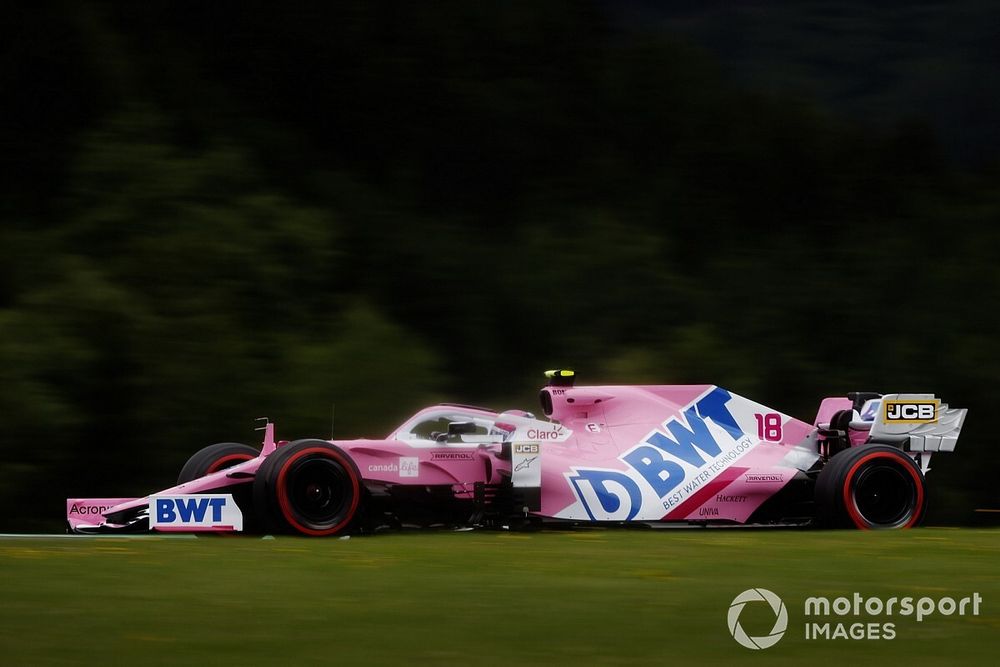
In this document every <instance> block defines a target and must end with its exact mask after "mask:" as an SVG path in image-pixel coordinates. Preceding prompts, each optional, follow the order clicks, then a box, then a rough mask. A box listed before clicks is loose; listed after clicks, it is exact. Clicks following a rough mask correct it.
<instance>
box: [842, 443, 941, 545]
mask: <svg viewBox="0 0 1000 667" xmlns="http://www.w3.org/2000/svg"><path fill="white" fill-rule="evenodd" d="M904 456H905V455H904ZM872 459H892V460H893V461H895V462H896V463H898V464H899V465H900V466H902V467H903V468H906V471H907V472H908V473H910V477H911V478H912V479H913V483H914V484H915V485H916V487H917V503H916V507H915V508H914V510H913V516H912V517H910V520H909V521H907V522H906V525H905V526H902V527H903V528H911V527H912V526H913V525H914V524H915V523H916V522H917V521H918V520H919V519H920V515H921V514H922V513H923V512H922V511H921V510H922V508H923V506H924V483H923V480H921V479H920V476H919V475H918V474H917V471H916V470H914V468H913V466H911V465H908V464H907V463H906V462H904V461H902V460H900V458H899V456H897V455H895V454H893V453H891V452H872V453H871V454H867V455H866V456H862V457H861V458H860V459H859V460H858V461H857V462H856V463H855V464H854V465H853V466H851V469H850V470H848V471H847V477H845V478H844V507H846V508H847V513H848V514H849V515H850V517H851V521H853V522H854V525H855V526H857V527H858V528H860V529H862V530H869V529H870V528H871V526H869V525H868V522H867V521H865V519H864V517H862V516H861V513H860V512H859V511H858V508H857V506H856V505H855V503H854V501H853V499H852V498H851V481H852V480H853V479H854V475H855V473H857V471H858V468H860V467H861V465H862V464H864V463H866V462H867V461H871V460H872Z"/></svg>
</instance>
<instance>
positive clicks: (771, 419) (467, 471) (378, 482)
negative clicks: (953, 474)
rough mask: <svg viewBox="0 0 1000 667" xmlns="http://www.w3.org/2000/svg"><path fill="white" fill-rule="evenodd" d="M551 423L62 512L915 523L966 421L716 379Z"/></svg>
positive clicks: (326, 449)
mask: <svg viewBox="0 0 1000 667" xmlns="http://www.w3.org/2000/svg"><path fill="white" fill-rule="evenodd" d="M548 375H549V377H550V381H549V384H548V386H546V387H545V388H543V389H542V391H541V403H542V411H543V412H544V413H545V416H546V417H547V418H548V419H538V418H536V417H535V416H534V415H532V414H531V413H528V412H524V411H520V410H510V411H507V412H499V413H498V412H494V411H492V410H488V409H485V408H476V407H470V406H464V405H453V404H442V405H435V406H432V407H429V408H426V409H424V410H421V411H420V412H418V413H417V414H415V415H414V416H413V417H411V418H410V419H408V420H407V421H406V422H405V423H404V424H403V425H402V426H400V427H399V428H397V429H396V430H395V431H393V432H392V433H390V434H389V435H388V437H386V438H385V439H382V440H343V441H341V440H296V441H294V442H283V441H282V442H276V441H275V437H274V424H267V425H266V427H265V428H264V439H263V446H262V448H261V449H260V450H259V451H258V450H257V449H255V448H253V447H249V446H247V445H243V444H237V443H220V444H216V445H211V446H209V447H206V448H204V449H202V450H201V451H199V452H197V453H196V454H195V455H194V456H192V457H191V459H190V460H189V461H188V462H187V464H186V465H185V466H184V468H183V469H182V470H181V472H180V478H179V479H178V484H177V485H176V486H173V487H171V488H168V489H165V490H163V491H160V492H158V493H155V494H153V495H150V496H147V497H145V498H134V499H130V498H90V499H80V498H77V499H70V500H68V501H67V507H66V509H67V519H68V521H69V527H70V529H71V530H73V531H76V532H109V531H146V530H154V531H164V532H166V531H181V532H195V531H208V532H226V531H250V532H284V533H297V534H302V535H317V536H320V535H338V534H343V533H348V532H372V531H375V530H377V529H379V528H380V527H385V526H399V525H411V524H416V525H433V524H439V525H441V524H443V525H453V526H485V527H515V526H529V525H537V524H540V523H543V522H562V523H567V524H592V523H602V524H623V523H626V522H638V523H646V524H651V523H676V524H684V525H691V524H720V525H741V524H742V525H823V526H844V527H856V528H908V527H910V526H914V525H916V524H918V523H919V522H920V520H921V519H922V518H923V516H924V513H925V510H926V506H927V493H926V490H925V486H924V476H925V474H926V473H927V470H928V465H929V463H930V459H931V456H932V455H933V454H935V453H937V452H950V451H953V450H954V449H955V444H956V442H957V440H958V436H959V433H960V431H961V428H962V424H963V422H964V420H965V415H966V410H964V409H952V408H949V407H948V406H947V405H946V404H944V403H941V401H940V400H938V399H937V398H935V397H934V396H933V395H932V394H887V395H880V394H874V393H852V394H848V395H847V396H846V397H834V398H827V399H825V400H823V402H822V403H821V404H820V407H819V413H818V415H817V416H816V420H815V422H814V423H813V424H808V423H806V422H802V421H799V420H797V419H794V418H792V417H789V416H788V415H786V414H783V413H781V412H778V411H776V410H773V409H771V408H768V407H766V406H763V405H761V404H759V403H755V402H753V401H750V400H748V399H745V398H742V397H740V396H737V395H736V394H732V393H730V392H728V391H726V390H725V389H722V388H720V387H716V386H712V385H666V386H659V385H650V386H594V387H575V386H573V374H572V372H571V371H550V372H549V374H548Z"/></svg>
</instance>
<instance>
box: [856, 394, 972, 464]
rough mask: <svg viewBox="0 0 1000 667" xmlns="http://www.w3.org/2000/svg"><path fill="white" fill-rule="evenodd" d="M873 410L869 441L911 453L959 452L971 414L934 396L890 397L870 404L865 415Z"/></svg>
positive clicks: (896, 395) (872, 401) (905, 395)
mask: <svg viewBox="0 0 1000 667" xmlns="http://www.w3.org/2000/svg"><path fill="white" fill-rule="evenodd" d="M876 402H877V405H876ZM869 410H873V411H874V413H875V414H874V417H875V419H874V423H873V424H872V427H871V434H870V437H869V441H871V442H885V443H890V444H895V445H902V446H903V449H905V450H907V451H910V452H953V451H955V445H956V444H957V443H958V436H959V435H960V434H961V432H962V425H963V424H964V423H965V415H966V413H967V412H968V410H967V409H965V408H951V407H949V406H948V404H947V403H942V402H941V399H939V398H937V397H936V396H934V394H886V395H885V396H882V397H881V398H877V399H872V400H870V401H868V402H867V403H866V404H865V407H864V409H863V410H862V412H863V413H866V412H868V411H869Z"/></svg>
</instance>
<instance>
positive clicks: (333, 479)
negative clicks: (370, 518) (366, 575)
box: [276, 448, 360, 535]
mask: <svg viewBox="0 0 1000 667" xmlns="http://www.w3.org/2000/svg"><path fill="white" fill-rule="evenodd" d="M276 492H277V496H278V502H279V505H280V507H281V511H282V513H283V514H284V516H285V519H286V520H287V521H288V522H289V523H290V524H291V525H292V527H294V528H296V529H297V530H299V531H300V532H304V533H307V534H310V535H329V534H333V533H335V532H336V531H338V530H340V529H341V528H343V527H344V526H345V525H347V524H348V523H349V522H350V520H351V518H352V517H353V515H354V512H355V510H356V509H357V506H358V500H359V492H360V490H359V485H358V482H357V479H356V478H355V476H354V475H353V474H352V473H351V471H350V470H348V468H347V467H346V466H345V465H344V464H343V463H342V462H341V461H340V460H339V457H337V456H336V454H334V453H332V452H328V451H326V450H325V449H319V448H313V449H309V450H304V451H300V452H297V453H296V454H295V455H293V456H292V458H291V459H290V460H289V461H286V462H285V465H284V467H283V468H282V470H281V472H280V473H279V475H278V482H277V489H276Z"/></svg>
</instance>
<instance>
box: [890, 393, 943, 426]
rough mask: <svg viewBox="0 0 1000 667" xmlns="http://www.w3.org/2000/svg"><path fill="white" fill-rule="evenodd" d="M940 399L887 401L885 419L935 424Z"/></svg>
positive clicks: (896, 422)
mask: <svg viewBox="0 0 1000 667" xmlns="http://www.w3.org/2000/svg"><path fill="white" fill-rule="evenodd" d="M938 404H939V401H938V400H937V399H934V400H928V401H885V403H884V406H885V407H884V408H883V409H884V410H885V421H886V423H895V424H933V423H934V422H936V421H937V412H938Z"/></svg>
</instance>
